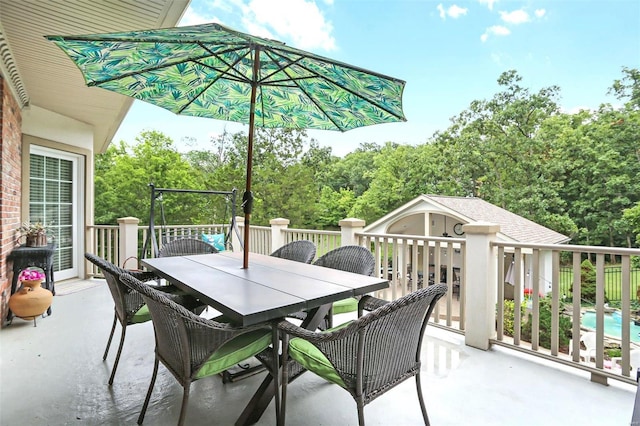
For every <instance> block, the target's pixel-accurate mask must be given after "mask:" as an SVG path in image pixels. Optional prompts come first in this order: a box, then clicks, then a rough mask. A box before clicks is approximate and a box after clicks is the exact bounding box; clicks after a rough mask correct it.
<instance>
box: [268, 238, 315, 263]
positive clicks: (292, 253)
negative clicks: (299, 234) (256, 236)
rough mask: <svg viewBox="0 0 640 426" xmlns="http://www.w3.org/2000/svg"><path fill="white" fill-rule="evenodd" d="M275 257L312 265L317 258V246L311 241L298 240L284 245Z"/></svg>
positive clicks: (275, 252) (276, 252)
mask: <svg viewBox="0 0 640 426" xmlns="http://www.w3.org/2000/svg"><path fill="white" fill-rule="evenodd" d="M271 256H273V257H279V258H281V259H289V260H295V261H296V262H302V263H311V262H312V261H313V258H314V257H316V246H315V244H313V243H312V242H311V241H309V240H297V241H292V242H290V243H288V244H285V245H283V246H282V247H280V248H279V249H277V250H276V251H274V252H273V253H271Z"/></svg>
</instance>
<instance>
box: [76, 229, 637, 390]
mask: <svg viewBox="0 0 640 426" xmlns="http://www.w3.org/2000/svg"><path fill="white" fill-rule="evenodd" d="M341 223H342V222H341ZM353 223H356V224H355V225H353V224H352V223H350V222H349V223H347V222H345V223H343V226H342V229H341V231H319V230H305V229H289V228H288V226H287V225H288V221H287V220H286V219H274V220H273V221H272V224H271V226H270V227H264V226H253V225H252V226H251V230H250V251H252V252H256V253H261V254H270V253H271V252H272V251H273V250H275V249H276V248H278V247H280V246H281V245H283V244H285V243H287V242H290V241H294V240H300V239H305V240H310V241H312V242H313V243H314V244H315V245H316V247H317V248H318V250H317V256H321V255H322V254H324V253H326V252H327V251H329V250H332V249H334V248H336V247H339V246H341V245H343V244H359V245H363V246H365V247H369V248H370V249H371V251H372V253H374V255H375V256H376V262H377V263H376V271H379V273H380V276H381V277H386V278H388V279H389V282H390V286H389V288H388V289H387V290H384V291H382V292H379V293H378V294H377V296H378V297H382V298H385V299H386V300H394V299H397V298H399V297H402V296H403V295H405V294H408V293H409V292H412V291H415V290H416V289H417V288H420V287H423V286H425V285H428V284H429V283H433V282H446V283H447V284H448V285H449V291H448V293H447V295H446V296H445V298H444V299H443V300H442V301H441V302H440V303H439V304H438V306H437V308H436V311H435V313H434V319H433V320H434V325H435V326H437V327H442V328H446V329H449V330H452V331H455V332H458V333H461V334H464V335H465V340H466V341H467V344H469V345H471V346H475V347H479V348H481V349H487V348H488V347H489V346H490V345H491V344H497V345H501V346H508V347H511V348H513V349H516V350H518V351H522V352H526V353H529V354H531V355H534V356H538V357H542V358H545V359H548V360H553V361H556V362H559V363H562V364H565V365H570V366H573V367H576V368H580V369H582V370H585V371H588V372H590V373H591V377H592V380H594V381H597V382H602V383H606V380H607V378H614V379H617V380H621V381H624V382H628V383H635V374H631V367H633V368H634V371H635V369H636V368H638V367H640V366H635V365H633V366H632V365H631V353H632V352H631V351H633V350H640V345H637V344H636V343H633V342H632V339H631V337H632V336H631V330H630V324H631V322H632V310H631V300H632V295H633V297H634V298H635V295H636V293H635V289H634V290H633V291H632V285H631V284H632V280H631V271H632V268H631V259H632V256H640V249H624V248H615V247H591V246H575V245H542V244H516V243H505V242H499V241H497V239H496V238H495V236H496V234H497V230H496V229H497V228H495V227H496V225H492V226H487V225H486V224H481V225H478V226H477V227H475V228H474V225H473V224H471V225H469V226H471V227H470V228H467V233H466V236H465V238H445V237H425V236H417V235H394V234H371V233H364V232H362V231H363V229H362V227H361V226H359V225H358V224H357V221H356V222H353ZM225 226H226V225H199V226H175V227H166V228H165V229H164V231H165V232H167V233H168V235H171V236H174V237H180V236H197V235H199V234H200V233H202V232H205V233H218V232H225V233H226V232H228V226H227V227H225ZM465 226H467V225H465ZM238 228H239V232H238V234H236V233H235V232H234V235H233V241H234V244H233V250H238V249H239V244H236V243H237V242H238V240H240V239H242V236H243V231H244V229H243V223H242V221H238ZM147 232H148V231H147V228H146V227H140V226H137V224H136V225H132V224H131V223H128V224H122V223H121V225H120V226H92V227H89V228H88V234H89V235H88V240H89V241H91V243H90V247H91V249H90V250H89V251H92V252H93V253H96V254H98V255H99V256H101V257H104V258H105V259H107V260H109V261H111V262H112V263H116V264H119V265H122V264H123V262H125V261H126V260H127V259H129V258H131V257H132V256H133V257H136V256H140V248H141V247H142V244H143V242H144V241H145V240H146V238H147ZM131 233H134V234H135V235H134V237H133V238H131V236H129V237H127V234H131ZM238 235H239V236H238ZM123 241H129V242H131V241H136V242H137V246H135V247H129V246H128V245H127V244H123ZM158 241H162V239H161V238H160V236H158ZM129 245H131V244H129ZM585 255H590V256H591V257H592V258H595V260H596V262H595V263H596V264H595V267H596V293H597V294H596V302H595V304H594V306H593V310H594V311H595V316H596V325H595V333H596V342H597V347H596V357H595V359H594V360H593V361H590V360H581V359H580V353H579V351H575V353H574V354H569V353H568V350H567V348H566V347H565V346H563V345H562V344H561V340H562V339H561V338H560V332H561V327H560V322H561V317H566V318H569V319H570V320H571V321H572V323H573V325H572V329H571V334H572V336H573V337H572V340H573V346H574V347H579V346H580V345H579V338H580V337H579V336H580V334H581V333H584V332H585V331H586V330H585V329H583V328H582V327H581V313H582V312H583V310H584V307H583V305H582V304H581V301H580V297H579V296H580V264H581V261H582V259H583V258H584V256H585ZM605 256H609V257H610V256H613V257H614V258H615V259H617V261H619V263H620V265H621V268H620V271H621V280H620V292H621V293H620V294H621V300H622V302H621V306H620V309H619V311H620V313H621V318H622V328H621V330H622V331H621V336H612V335H608V334H607V333H606V331H605V327H604V318H605V315H606V313H605V312H606V311H607V307H606V306H605V273H604V270H605ZM505 259H507V261H505ZM561 259H563V260H564V262H563V264H564V265H565V266H566V264H567V259H569V260H568V263H569V264H570V266H571V267H572V269H573V277H574V279H573V294H572V296H573V301H572V302H571V303H570V304H566V303H565V302H564V301H563V297H566V296H567V295H566V294H563V293H562V292H561V287H560V267H561ZM511 262H513V266H512V267H511V268H509V264H510V263H511ZM126 266H131V265H126ZM87 275H88V276H97V275H99V271H97V270H95V269H94V268H93V267H92V265H91V264H89V263H87ZM505 282H508V283H507V284H505ZM635 285H637V283H636V284H635ZM525 288H530V289H531V291H530V294H531V296H530V300H524V299H525V297H524V289H525ZM507 293H511V294H507ZM565 293H566V290H565ZM541 297H546V298H547V299H550V300H551V318H550V331H548V333H550V336H551V337H550V344H549V345H547V346H549V347H546V348H545V347H543V346H542V345H541V344H540V339H539V333H540V330H541V327H542V326H541V321H540V320H541V316H540V303H541V300H542V299H541ZM510 298H512V299H513V301H514V304H515V306H520V305H522V304H523V303H524V306H525V308H524V309H525V313H526V315H525V316H524V317H520V316H519V315H514V316H513V318H507V317H505V314H504V312H505V310H504V308H505V299H510ZM529 313H530V314H531V319H530V321H531V324H530V326H531V330H532V333H531V335H532V338H531V339H530V340H531V341H530V342H529V341H525V340H524V338H523V333H522V330H523V327H524V322H526V321H529V318H528V314H529ZM511 321H512V322H513V327H512V328H513V333H507V334H513V335H507V334H505V331H506V330H507V329H511V326H510V325H508V324H509V323H510V322H511ZM636 340H637V339H636ZM616 343H618V344H619V346H620V349H621V355H620V357H616V358H618V359H613V360H608V359H605V358H606V351H605V349H606V348H605V346H606V345H611V344H616ZM617 365H619V368H618V367H617Z"/></svg>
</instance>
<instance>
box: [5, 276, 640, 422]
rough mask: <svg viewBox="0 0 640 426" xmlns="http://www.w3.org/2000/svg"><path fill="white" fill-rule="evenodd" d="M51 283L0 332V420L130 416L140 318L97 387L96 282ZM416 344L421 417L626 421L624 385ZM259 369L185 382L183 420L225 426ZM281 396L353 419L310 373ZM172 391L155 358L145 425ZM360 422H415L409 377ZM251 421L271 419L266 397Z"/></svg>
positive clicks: (457, 347)
mask: <svg viewBox="0 0 640 426" xmlns="http://www.w3.org/2000/svg"><path fill="white" fill-rule="evenodd" d="M57 289H58V291H59V293H58V295H57V296H56V297H55V298H54V302H53V314H52V316H50V317H47V318H39V319H38V321H37V327H33V322H29V321H24V320H21V319H19V318H16V319H14V321H13V324H11V325H10V326H7V327H5V328H3V329H2V330H1V331H0V386H1V387H0V424H2V425H33V426H35V425H72V424H74V425H75V424H77V425H133V424H135V422H136V419H137V416H138V413H139V411H140V407H141V405H142V402H143V400H144V396H145V392H146V390H147V386H148V384H149V379H150V377H151V373H152V369H153V347H154V341H153V329H152V325H151V323H147V324H141V325H136V326H131V327H129V329H128V331H127V339H126V342H125V347H124V350H123V354H122V358H121V361H120V366H119V368H118V372H117V374H116V378H115V383H114V385H113V386H112V387H109V386H108V385H107V380H108V377H109V373H110V368H111V365H112V364H113V359H114V356H115V351H116V349H117V341H116V342H114V343H113V344H112V348H111V351H112V352H111V353H110V356H109V357H108V358H107V361H105V362H103V361H102V353H103V351H104V347H105V344H106V340H107V337H108V334H109V330H110V328H111V321H112V319H113V302H112V299H111V296H110V294H109V291H108V289H107V287H106V285H105V284H104V282H103V281H101V280H90V281H75V282H62V283H57ZM118 333H119V329H118V331H117V332H116V336H115V339H116V340H117V339H118V338H119V334H118ZM114 346H115V347H114ZM423 350H424V354H423V357H422V359H423V376H422V377H423V382H422V385H423V390H424V395H425V398H426V404H427V409H428V411H429V417H430V420H431V424H432V425H435V426H438V425H471V424H472V425H580V426H585V425H628V424H629V423H630V420H631V414H632V411H633V403H634V397H635V386H633V385H628V384H624V383H620V382H617V381H610V383H611V385H610V386H603V385H599V384H596V383H593V382H591V381H589V376H588V374H587V373H584V372H581V371H577V370H575V369H571V368H568V367H563V366H558V365H555V364H552V363H549V362H546V361H544V360H539V359H537V358H531V357H528V356H526V355H522V354H520V353H518V352H516V351H512V350H508V349H505V348H500V347H494V348H492V349H490V350H488V351H481V350H477V349H473V348H469V347H466V346H465V345H464V341H463V336H461V335H458V334H456V333H451V332H447V331H443V330H440V329H438V328H436V327H428V328H427V337H426V339H425V344H424V347H423ZM264 374H266V373H261V374H259V375H256V376H252V377H249V378H247V379H244V380H240V381H237V382H234V383H227V384H223V383H222V380H221V379H220V377H218V376H216V377H210V378H207V379H203V380H200V381H197V382H195V383H194V384H192V386H191V398H190V402H189V407H188V412H187V422H186V423H187V424H188V425H205V424H206V425H211V424H214V425H232V424H233V423H234V421H235V419H236V418H237V417H238V415H239V414H240V412H241V411H242V409H243V408H244V405H245V403H246V401H247V400H248V398H249V397H250V396H251V395H252V394H253V392H254V391H255V390H256V388H257V387H258V385H259V384H260V382H261V381H262V379H263V377H264ZM288 393H289V399H288V401H287V424H289V425H355V424H357V414H356V406H355V403H354V401H353V399H352V398H351V396H350V395H349V394H348V393H346V392H345V391H343V390H342V389H340V388H339V387H338V386H336V385H331V384H328V383H326V382H324V381H323V380H322V379H319V378H318V377H316V376H314V375H312V374H305V375H303V376H302V377H301V378H300V379H298V380H296V381H295V382H293V383H292V384H291V385H290V387H289V392H288ZM181 398H182V388H181V387H180V386H179V385H178V383H177V382H176V381H175V379H174V378H173V377H172V376H171V374H170V373H169V372H168V371H167V370H166V369H164V367H162V366H161V367H160V371H159V374H158V380H157V381H156V386H155V389H154V393H153V395H152V397H151V403H150V405H149V408H148V410H147V415H146V418H145V424H147V425H174V424H176V423H177V419H178V414H179V411H180V401H181ZM365 419H366V421H367V424H368V425H419V424H422V417H421V414H420V407H419V404H418V399H417V396H416V390H415V380H410V381H407V382H405V383H403V384H401V385H400V386H398V387H397V388H395V389H393V390H391V391H390V392H388V393H387V394H385V395H383V396H382V397H380V398H378V399H377V400H375V401H374V402H372V403H371V404H369V405H368V406H366V407H365ZM258 424H259V425H273V424H275V413H274V409H273V404H272V405H270V406H269V408H268V409H267V411H266V412H265V414H264V416H263V417H262V418H261V419H260V421H259V422H258Z"/></svg>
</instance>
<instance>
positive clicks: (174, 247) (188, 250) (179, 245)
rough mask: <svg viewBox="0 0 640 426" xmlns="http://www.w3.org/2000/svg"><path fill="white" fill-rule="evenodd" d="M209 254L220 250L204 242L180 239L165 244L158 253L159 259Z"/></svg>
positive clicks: (193, 239)
mask: <svg viewBox="0 0 640 426" xmlns="http://www.w3.org/2000/svg"><path fill="white" fill-rule="evenodd" d="M209 253H218V249H216V248H215V247H214V246H212V245H211V244H209V243H206V242H204V241H202V240H196V239H195V238H180V239H177V240H173V241H170V242H168V243H166V244H164V245H163V246H162V247H161V248H160V250H159V251H158V257H169V256H190V255H193V254H209Z"/></svg>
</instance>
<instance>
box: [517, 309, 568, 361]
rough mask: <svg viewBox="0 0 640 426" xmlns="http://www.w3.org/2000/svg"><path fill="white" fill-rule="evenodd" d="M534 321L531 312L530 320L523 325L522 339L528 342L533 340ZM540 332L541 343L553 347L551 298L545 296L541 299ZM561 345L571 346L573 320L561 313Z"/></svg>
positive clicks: (543, 345) (563, 346) (546, 346)
mask: <svg viewBox="0 0 640 426" xmlns="http://www.w3.org/2000/svg"><path fill="white" fill-rule="evenodd" d="M532 322H533V316H532V315H531V314H529V317H528V321H527V322H525V323H524V324H523V325H522V339H523V340H526V341H528V342H530V341H531V333H532V332H531V328H532V327H531V325H532ZM539 328H540V333H539V343H540V346H542V347H543V348H547V349H550V348H551V298H548V297H545V298H543V299H540V327H539ZM558 337H559V339H560V342H559V346H560V348H567V347H568V346H569V340H571V320H570V319H569V318H568V317H566V316H564V315H560V333H559V336H558Z"/></svg>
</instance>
